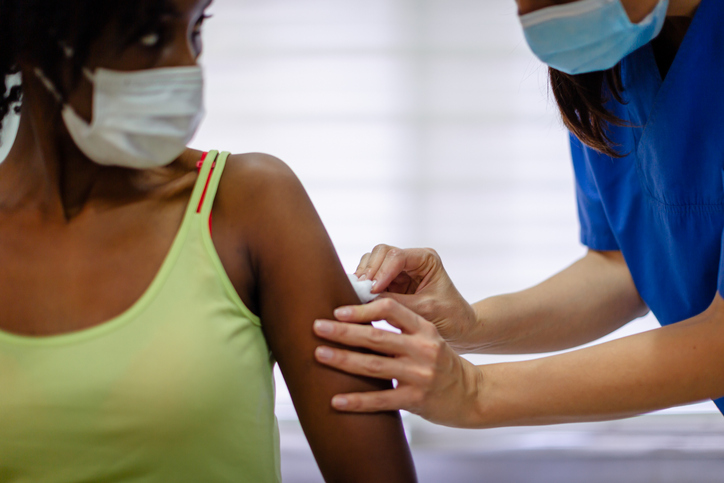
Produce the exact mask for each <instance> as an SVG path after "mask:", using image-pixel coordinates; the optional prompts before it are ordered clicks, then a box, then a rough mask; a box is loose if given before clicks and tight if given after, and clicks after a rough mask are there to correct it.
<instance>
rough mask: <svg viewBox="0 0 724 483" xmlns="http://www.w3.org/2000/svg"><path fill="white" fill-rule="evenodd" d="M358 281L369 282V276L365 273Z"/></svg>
mask: <svg viewBox="0 0 724 483" xmlns="http://www.w3.org/2000/svg"><path fill="white" fill-rule="evenodd" d="M357 280H359V281H360V282H364V281H365V280H367V274H366V273H363V274H362V275H360V276H359V277H357Z"/></svg>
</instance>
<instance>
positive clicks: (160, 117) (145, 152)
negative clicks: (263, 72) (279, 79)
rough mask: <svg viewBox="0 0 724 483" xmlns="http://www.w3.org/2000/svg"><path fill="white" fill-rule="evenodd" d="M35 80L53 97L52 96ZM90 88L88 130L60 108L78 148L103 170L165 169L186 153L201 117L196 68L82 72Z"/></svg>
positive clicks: (69, 109) (66, 109)
mask: <svg viewBox="0 0 724 483" xmlns="http://www.w3.org/2000/svg"><path fill="white" fill-rule="evenodd" d="M36 74H37V75H38V77H39V78H40V79H41V81H43V83H44V84H45V85H46V87H48V89H49V90H50V91H51V92H54V93H55V95H56V96H57V97H59V95H58V94H57V90H56V89H55V87H54V86H53V85H52V84H51V83H50V82H49V81H48V79H47V78H46V77H45V76H44V75H43V73H42V71H39V70H36ZM84 74H85V76H86V77H87V78H88V79H89V80H90V81H91V82H92V83H93V114H92V119H91V122H90V124H89V123H88V122H86V121H85V120H84V119H83V118H81V117H80V116H78V114H77V113H76V112H75V110H73V108H72V107H71V106H70V105H69V104H64V105H63V110H62V117H63V121H64V123H65V125H66V128H67V129H68V132H69V133H70V136H71V137H72V138H73V141H74V142H75V144H76V145H77V146H78V148H79V149H80V150H81V151H82V152H83V154H85V155H86V156H88V158H89V159H91V160H92V161H94V162H96V163H98V164H102V165H106V166H121V167H125V168H135V169H149V168H156V167H161V166H165V165H167V164H169V163H171V162H172V161H173V160H175V159H176V158H177V157H178V156H179V155H180V154H181V153H183V151H184V150H185V149H186V145H187V143H188V142H189V141H190V140H191V138H192V137H193V135H194V134H195V133H196V130H197V129H198V126H199V124H200V123H201V119H202V118H203V114H204V105H203V87H204V80H203V73H202V71H201V67H199V66H188V67H167V68H159V69H148V70H141V71H134V72H119V71H113V70H108V69H102V68H98V69H96V71H95V72H94V73H91V72H89V71H87V70H86V71H84Z"/></svg>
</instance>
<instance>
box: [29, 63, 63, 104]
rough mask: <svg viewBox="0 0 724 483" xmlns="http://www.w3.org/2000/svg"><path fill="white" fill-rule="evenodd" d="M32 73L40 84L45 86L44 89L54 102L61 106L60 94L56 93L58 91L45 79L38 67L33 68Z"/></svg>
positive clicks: (61, 97) (61, 98)
mask: <svg viewBox="0 0 724 483" xmlns="http://www.w3.org/2000/svg"><path fill="white" fill-rule="evenodd" d="M33 72H34V73H35V75H36V77H37V78H38V79H39V80H40V82H41V83H42V84H43V86H45V88H46V89H47V90H48V92H50V93H51V94H52V95H53V97H54V98H55V100H56V101H57V102H58V103H60V104H62V103H63V96H61V95H60V92H58V89H56V88H55V85H54V84H53V83H52V82H51V81H50V79H48V77H46V75H45V72H43V70H42V69H41V68H40V67H35V68H34V69H33Z"/></svg>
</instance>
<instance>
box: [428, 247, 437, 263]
mask: <svg viewBox="0 0 724 483" xmlns="http://www.w3.org/2000/svg"><path fill="white" fill-rule="evenodd" d="M425 252H427V255H428V256H429V257H431V258H434V259H435V260H438V261H439V260H440V254H439V253H437V250H435V249H434V248H425Z"/></svg>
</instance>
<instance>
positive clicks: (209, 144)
mask: <svg viewBox="0 0 724 483" xmlns="http://www.w3.org/2000/svg"><path fill="white" fill-rule="evenodd" d="M516 10H517V7H516V5H515V2H514V0H215V2H214V5H213V6H212V8H211V10H210V12H211V13H212V14H213V15H214V17H213V19H211V20H210V21H209V22H208V23H207V24H206V27H205V31H204V43H205V51H204V55H203V58H202V63H203V65H204V68H205V73H206V79H207V91H206V96H207V97H206V102H207V116H206V120H205V122H204V124H203V125H202V128H201V130H200V132H199V134H198V135H197V137H196V138H195V140H194V141H193V144H192V145H193V147H196V148H198V149H203V150H209V149H219V150H229V151H232V152H251V151H261V152H267V153H270V154H273V155H275V156H278V157H280V158H281V159H283V160H284V161H285V162H287V163H288V164H289V165H290V166H291V167H292V168H293V169H294V171H295V172H296V173H297V175H298V176H299V177H300V179H301V180H302V182H303V184H304V186H305V187H306V189H307V190H308V192H309V195H310V197H311V198H312V200H313V201H314V203H315V205H316V207H317V210H318V211H319V213H320V215H321V217H322V219H323V221H324V223H325V225H326V227H327V229H328V231H329V233H330V235H331V237H332V239H333V241H334V242H335V245H336V247H337V250H338V252H339V255H340V258H341V260H342V263H343V264H344V266H345V268H346V269H347V270H348V271H350V272H351V271H353V270H354V269H355V267H356V266H357V262H358V261H359V258H360V257H361V256H362V255H363V254H364V253H365V252H367V251H369V250H371V249H372V248H373V247H374V245H376V244H378V243H387V244H392V245H397V246H402V247H413V246H429V247H433V248H435V249H436V250H437V251H438V252H439V253H440V255H441V256H442V259H443V261H444V262H445V266H446V268H447V270H448V272H449V273H450V275H451V277H452V279H453V280H454V281H455V283H456V285H457V287H458V288H459V289H460V291H461V292H462V293H463V295H464V296H466V297H467V298H468V300H470V301H475V300H478V299H481V298H484V297H486V296H489V295H493V294H497V293H502V292H509V291H516V290H520V289H523V288H526V287H528V286H530V285H532V284H535V283H537V282H540V281H542V280H543V279H544V278H546V277H548V276H550V275H552V274H553V273H555V272H557V271H559V270H561V269H562V268H564V267H566V266H567V265H568V264H570V263H572V262H573V261H574V260H576V259H577V258H578V257H580V256H582V255H583V254H584V251H585V250H584V248H583V247H582V246H581V245H580V243H579V242H578V221H577V217H576V205H575V197H574V190H573V172H572V167H571V164H570V156H569V150H568V137H567V133H566V132H565V130H564V129H563V127H562V125H561V123H560V121H559V119H558V115H557V111H556V108H555V105H554V103H553V100H552V98H551V96H550V94H549V91H548V88H547V83H546V73H547V72H546V68H545V67H544V66H543V65H542V64H540V63H539V62H538V61H537V60H536V59H535V58H534V57H533V56H532V54H531V53H530V52H529V50H528V48H527V46H526V44H525V42H524V39H523V36H522V33H521V29H520V27H519V25H518V20H517V16H516ZM13 130H14V121H11V122H9V123H8V125H7V127H6V129H4V132H3V133H2V136H3V138H4V140H5V142H4V143H3V146H2V147H0V160H1V159H3V158H4V154H5V151H6V150H7V148H8V147H9V144H10V143H9V142H8V141H10V140H11V139H12V136H13V134H14V132H13ZM657 326H658V324H657V323H656V320H655V319H654V318H653V317H652V316H647V317H644V318H642V319H639V320H637V321H634V322H633V323H631V324H629V325H628V326H627V327H624V328H623V329H621V330H620V331H618V332H617V333H616V334H613V336H611V337H609V338H607V339H610V338H612V337H620V336H622V335H627V334H631V333H634V332H639V331H643V330H650V329H653V328H655V327H657ZM531 357H534V356H531ZM469 359H470V360H471V361H473V362H475V363H478V364H483V363H490V362H498V361H504V360H515V359H522V358H521V357H510V356H470V357H469ZM277 388H278V396H277V415H278V417H279V420H280V428H281V438H282V468H283V475H284V481H285V482H289V483H302V482H317V481H321V476H320V475H319V472H318V470H317V469H316V465H315V464H314V460H313V457H312V455H311V452H310V451H309V448H308V445H307V444H306V441H305V439H304V437H303V433H302V432H301V429H300V428H299V424H298V422H297V421H296V414H295V412H294V408H293V405H292V404H291V399H290V398H289V394H288V393H287V391H286V388H285V386H284V382H283V379H282V378H281V376H280V375H279V374H277ZM532 403H534V402H533V401H532ZM405 425H406V430H407V434H408V439H409V440H410V443H411V445H412V448H413V451H414V454H415V458H416V463H417V465H418V471H419V473H420V480H421V481H423V482H441V481H445V482H467V481H470V482H474V481H475V482H477V481H484V482H501V483H502V482H607V483H610V482H611V481H614V480H615V479H618V480H620V481H626V482H710V481H711V482H714V481H717V482H720V481H724V476H722V475H724V419H722V416H721V415H720V414H719V413H718V412H717V411H716V409H715V407H714V405H713V404H712V403H701V404H698V405H693V406H687V407H683V408H676V409H672V410H667V411H663V412H661V413H657V414H653V415H647V416H643V417H639V418H635V419H630V420H624V421H617V422H612V423H597V424H576V425H563V426H558V427H551V428H513V429H496V430H490V431H462V430H453V429H448V428H441V427H437V426H433V425H431V424H429V423H426V422H424V421H422V420H421V419H419V418H417V417H414V416H412V415H409V414H408V415H405ZM370 464H374V462H370Z"/></svg>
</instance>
